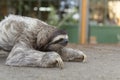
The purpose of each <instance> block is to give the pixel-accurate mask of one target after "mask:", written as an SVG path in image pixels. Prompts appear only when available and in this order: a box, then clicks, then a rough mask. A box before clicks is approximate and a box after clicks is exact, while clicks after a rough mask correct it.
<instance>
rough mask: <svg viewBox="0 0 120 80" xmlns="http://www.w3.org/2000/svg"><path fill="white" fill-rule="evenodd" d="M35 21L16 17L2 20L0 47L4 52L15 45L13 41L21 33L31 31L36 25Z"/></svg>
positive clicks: (0, 24) (12, 16) (0, 25)
mask: <svg viewBox="0 0 120 80" xmlns="http://www.w3.org/2000/svg"><path fill="white" fill-rule="evenodd" d="M37 20H38V19H34V18H29V17H21V16H16V15H9V16H8V17H6V18H5V19H3V20H2V21H1V22H0V47H1V48H4V49H5V50H11V48H12V47H13V46H14V44H15V40H16V39H17V38H18V37H19V36H20V35H21V34H22V32H23V31H25V30H27V31H32V30H33V29H34V27H35V26H36V25H37ZM41 22H42V21H41ZM43 23H44V22H43ZM44 24H45V23H44Z"/></svg>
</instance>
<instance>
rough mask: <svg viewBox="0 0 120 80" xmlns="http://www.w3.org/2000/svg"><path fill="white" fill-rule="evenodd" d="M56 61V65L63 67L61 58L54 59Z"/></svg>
mask: <svg viewBox="0 0 120 80" xmlns="http://www.w3.org/2000/svg"><path fill="white" fill-rule="evenodd" d="M56 61H57V64H56V66H57V67H59V68H60V69H63V67H64V63H63V61H62V59H56Z"/></svg>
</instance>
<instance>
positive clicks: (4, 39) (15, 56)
mask: <svg viewBox="0 0 120 80" xmlns="http://www.w3.org/2000/svg"><path fill="white" fill-rule="evenodd" d="M67 42H68V35H67V33H66V32H65V31H63V30H59V29H57V28H56V27H53V26H50V25H48V24H47V23H45V22H43V21H41V20H38V19H35V18H30V17H23V16H18V15H9V16H8V17H6V18H5V19H3V20H2V21H1V22H0V48H1V49H3V50H5V51H9V52H10V53H9V55H8V57H7V60H6V65H10V66H38V67H56V66H58V67H60V68H62V67H63V61H84V60H85V57H86V55H85V54H84V53H83V52H81V51H79V50H74V49H71V48H66V47H65V46H66V45H67Z"/></svg>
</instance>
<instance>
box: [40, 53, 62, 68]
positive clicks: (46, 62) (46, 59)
mask: <svg viewBox="0 0 120 80" xmlns="http://www.w3.org/2000/svg"><path fill="white" fill-rule="evenodd" d="M41 66H42V67H48V68H52V67H59V68H61V69H62V68H63V66H64V64H63V61H62V59H61V57H60V55H59V54H57V53H56V52H47V53H46V54H45V55H44V56H43V57H42V60H41Z"/></svg>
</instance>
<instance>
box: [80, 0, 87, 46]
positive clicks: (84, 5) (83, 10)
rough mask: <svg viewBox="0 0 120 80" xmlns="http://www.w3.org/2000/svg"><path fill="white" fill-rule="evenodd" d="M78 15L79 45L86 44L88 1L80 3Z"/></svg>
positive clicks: (84, 0)
mask: <svg viewBox="0 0 120 80" xmlns="http://www.w3.org/2000/svg"><path fill="white" fill-rule="evenodd" d="M80 15H81V19H80V33H79V34H80V43H81V44H86V43H87V39H88V34H87V33H88V0H82V1H81V10H80Z"/></svg>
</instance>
